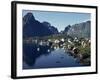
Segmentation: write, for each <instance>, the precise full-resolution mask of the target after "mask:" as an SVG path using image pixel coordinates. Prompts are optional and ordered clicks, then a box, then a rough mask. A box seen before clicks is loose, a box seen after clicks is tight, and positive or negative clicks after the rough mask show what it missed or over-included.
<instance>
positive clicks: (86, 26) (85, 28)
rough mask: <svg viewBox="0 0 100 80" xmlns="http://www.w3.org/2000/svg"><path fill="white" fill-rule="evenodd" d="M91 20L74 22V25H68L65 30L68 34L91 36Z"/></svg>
mask: <svg viewBox="0 0 100 80" xmlns="http://www.w3.org/2000/svg"><path fill="white" fill-rule="evenodd" d="M90 24H91V22H90V21H86V22H82V23H79V24H74V25H72V26H67V27H66V28H65V30H64V33H67V34H68V35H70V36H72V37H79V38H80V37H87V38H90V32H91V31H90V30H91V29H90V28H91V25H90Z"/></svg>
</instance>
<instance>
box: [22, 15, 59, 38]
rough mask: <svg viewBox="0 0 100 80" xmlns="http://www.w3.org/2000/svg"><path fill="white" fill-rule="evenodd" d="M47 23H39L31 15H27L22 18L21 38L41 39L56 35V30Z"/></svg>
mask: <svg viewBox="0 0 100 80" xmlns="http://www.w3.org/2000/svg"><path fill="white" fill-rule="evenodd" d="M47 23H48V22H43V23H40V22H39V21H38V20H36V19H35V17H34V16H33V14H32V13H27V14H26V15H25V16H24V17H23V37H24V38H26V37H35V36H39V37H42V36H49V35H52V34H57V33H58V30H57V28H55V27H53V26H51V24H50V23H48V24H47Z"/></svg>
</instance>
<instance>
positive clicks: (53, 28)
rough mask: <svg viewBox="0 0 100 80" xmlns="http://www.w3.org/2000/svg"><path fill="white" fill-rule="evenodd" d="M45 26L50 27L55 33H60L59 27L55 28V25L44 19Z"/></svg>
mask: <svg viewBox="0 0 100 80" xmlns="http://www.w3.org/2000/svg"><path fill="white" fill-rule="evenodd" d="M42 24H43V25H44V26H47V27H48V28H49V30H50V31H51V32H52V33H53V34H58V29H57V28H55V27H54V26H51V24H50V23H49V22H46V21H44V22H43V23H42Z"/></svg>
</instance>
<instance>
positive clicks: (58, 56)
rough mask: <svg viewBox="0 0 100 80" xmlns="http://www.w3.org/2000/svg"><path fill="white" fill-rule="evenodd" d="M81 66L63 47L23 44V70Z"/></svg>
mask: <svg viewBox="0 0 100 80" xmlns="http://www.w3.org/2000/svg"><path fill="white" fill-rule="evenodd" d="M75 66H81V65H80V64H79V63H78V60H77V61H76V60H75V59H74V58H73V57H72V56H70V55H69V54H68V52H66V51H65V49H64V47H62V46H57V45H55V46H52V45H36V44H25V43H24V44H23V69H34V68H52V67H53V68H54V67H75Z"/></svg>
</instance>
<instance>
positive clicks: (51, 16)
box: [22, 10, 91, 31]
mask: <svg viewBox="0 0 100 80" xmlns="http://www.w3.org/2000/svg"><path fill="white" fill-rule="evenodd" d="M28 12H31V13H33V15H34V17H35V19H36V20H38V21H39V22H44V21H47V22H49V23H50V24H51V25H52V26H55V27H56V28H57V29H58V31H62V30H64V29H65V27H66V26H68V25H74V24H77V23H81V22H84V21H87V20H90V19H91V14H90V13H75V12H54V11H34V10H31V11H30V10H23V12H22V16H25V15H26V14H27V13H28Z"/></svg>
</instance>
